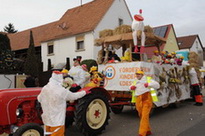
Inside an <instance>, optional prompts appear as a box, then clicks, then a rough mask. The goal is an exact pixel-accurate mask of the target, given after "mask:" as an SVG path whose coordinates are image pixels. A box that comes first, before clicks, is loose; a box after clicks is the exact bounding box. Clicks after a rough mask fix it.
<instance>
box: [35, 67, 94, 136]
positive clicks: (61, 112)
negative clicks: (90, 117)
mask: <svg viewBox="0 0 205 136" xmlns="http://www.w3.org/2000/svg"><path fill="white" fill-rule="evenodd" d="M62 83H63V75H62V73H61V72H60V71H53V73H52V76H51V78H50V79H49V82H48V84H47V85H45V86H44V87H43V88H42V90H41V93H40V94H39V95H38V97H37V99H38V101H39V102H40V103H41V106H42V110H43V114H42V120H43V123H44V125H45V128H46V132H50V133H51V136H64V132H65V127H64V124H65V115H66V101H70V100H77V99H79V98H81V97H83V96H84V95H86V94H87V93H90V91H81V92H76V93H72V92H71V91H69V90H67V89H65V88H64V87H63V86H62Z"/></svg>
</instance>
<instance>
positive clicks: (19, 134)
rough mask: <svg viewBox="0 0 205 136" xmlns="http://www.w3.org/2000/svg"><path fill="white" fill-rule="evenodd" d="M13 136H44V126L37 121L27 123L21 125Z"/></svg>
mask: <svg viewBox="0 0 205 136" xmlns="http://www.w3.org/2000/svg"><path fill="white" fill-rule="evenodd" d="M13 136H43V128H42V127H41V126H40V125H38V124H36V123H27V124H25V125H23V126H21V127H19V129H18V130H17V131H16V132H15V133H14V134H13Z"/></svg>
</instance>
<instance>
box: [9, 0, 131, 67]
mask: <svg viewBox="0 0 205 136" xmlns="http://www.w3.org/2000/svg"><path fill="white" fill-rule="evenodd" d="M131 23H132V16H131V14H130V11H129V9H128V7H127V4H126V2H125V0H93V1H92V2H89V3H86V4H84V5H81V6H78V7H75V8H72V9H68V10H67V12H66V13H65V14H64V15H63V16H62V17H61V18H60V19H59V20H58V21H55V22H52V23H49V24H45V25H42V26H39V27H35V28H32V29H29V30H25V31H22V32H18V33H16V34H14V35H10V36H9V37H10V39H11V47H12V49H13V50H14V51H16V50H21V49H26V48H28V45H29V31H30V30H32V32H33V35H34V42H35V46H36V47H41V59H42V62H43V70H44V71H46V70H47V65H48V59H50V60H51V63H52V65H53V66H54V67H55V66H57V65H59V64H62V63H63V64H65V63H66V58H68V57H69V58H70V59H71V64H72V59H73V58H74V57H76V56H82V58H83V59H96V58H97V52H98V50H100V48H99V47H95V46H94V40H95V39H96V38H98V35H99V31H101V30H104V29H114V28H116V27H118V26H119V25H122V24H128V25H130V24H131ZM26 40H28V42H26Z"/></svg>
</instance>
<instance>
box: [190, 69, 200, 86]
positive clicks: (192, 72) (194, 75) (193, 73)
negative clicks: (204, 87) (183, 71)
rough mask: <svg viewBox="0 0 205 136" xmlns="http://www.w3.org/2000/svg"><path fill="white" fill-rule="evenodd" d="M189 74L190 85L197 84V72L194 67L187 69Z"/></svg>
mask: <svg viewBox="0 0 205 136" xmlns="http://www.w3.org/2000/svg"><path fill="white" fill-rule="evenodd" d="M189 75H190V81H191V85H193V84H199V80H198V77H197V73H196V70H195V69H194V68H191V69H190V70H189Z"/></svg>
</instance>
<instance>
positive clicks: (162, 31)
mask: <svg viewBox="0 0 205 136" xmlns="http://www.w3.org/2000/svg"><path fill="white" fill-rule="evenodd" d="M171 29H173V31H174V26H173V25H172V24H167V25H162V26H156V27H153V31H154V34H155V35H157V36H159V37H162V38H164V39H165V40H167V39H168V37H169V33H170V31H171ZM174 35H175V37H176V34H175V31H174ZM176 39H177V37H176ZM165 45H166V43H164V44H162V45H161V46H160V51H163V49H164V47H165ZM146 48H147V50H146V53H147V55H148V57H151V56H152V55H153V54H154V51H155V50H158V49H157V47H156V46H148V47H146Z"/></svg>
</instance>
